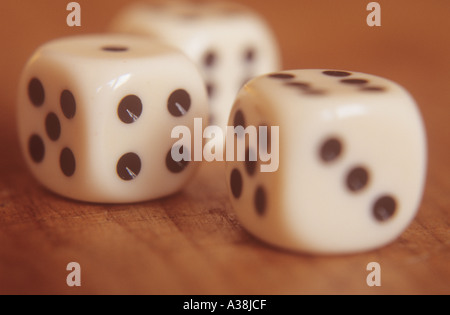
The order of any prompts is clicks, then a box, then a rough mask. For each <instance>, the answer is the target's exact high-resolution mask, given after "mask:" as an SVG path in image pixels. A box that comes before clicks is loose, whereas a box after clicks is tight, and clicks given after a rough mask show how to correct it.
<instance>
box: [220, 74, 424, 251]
mask: <svg viewBox="0 0 450 315" xmlns="http://www.w3.org/2000/svg"><path fill="white" fill-rule="evenodd" d="M230 125H234V126H244V127H248V126H263V125H265V126H279V134H280V137H279V142H277V143H276V144H277V146H274V143H273V142H274V141H278V139H277V138H274V139H271V141H272V143H270V142H269V151H270V150H271V148H270V146H271V147H272V150H274V148H276V147H278V145H279V165H280V167H279V170H278V171H277V172H273V173H262V172H259V170H260V166H261V165H262V164H263V163H262V162H261V161H257V162H252V161H249V159H248V157H249V154H248V153H247V154H246V155H247V159H246V162H238V161H236V162H227V182H228V183H229V190H230V196H231V200H232V204H233V207H234V208H235V211H236V214H237V216H238V218H239V219H240V221H241V222H242V224H243V226H244V227H246V228H247V229H248V230H249V231H250V232H251V233H252V234H254V235H255V236H257V237H258V238H260V239H262V240H264V241H266V242H268V243H270V244H273V245H276V246H279V247H282V248H286V249H289V250H298V251H303V252H309V253H320V254H337V253H352V252H359V251H366V250H371V249H374V248H377V247H380V246H383V245H386V244H388V243H390V242H392V241H393V240H395V239H396V238H397V237H398V236H399V235H400V234H401V233H402V232H403V231H404V230H405V229H406V228H407V226H408V225H409V224H410V223H411V221H412V220H413V218H414V217H415V215H416V212H417V210H418V208H419V205H420V201H421V198H422V194H423V189H424V182H425V176H426V164H427V147H426V134H425V130H424V125H423V122H422V118H421V115H420V112H419V110H418V108H417V106H416V104H415V101H414V100H413V98H412V97H411V96H410V94H409V93H408V92H407V91H406V90H405V89H404V88H402V87H401V86H399V85H398V84H396V83H394V82H392V81H389V80H387V79H383V78H380V77H377V76H373V75H368V74H363V73H357V72H350V71H335V70H295V71H283V72H279V73H273V74H269V75H265V76H261V77H259V78H256V79H254V80H252V81H250V82H249V83H248V84H247V85H246V86H245V87H244V88H243V89H242V90H241V91H240V92H239V94H238V98H237V101H236V103H235V105H234V107H233V109H232V112H231V116H230ZM269 130H270V129H269ZM234 137H235V138H238V137H237V136H234ZM269 138H271V137H270V135H269ZM231 140H233V141H234V140H235V139H234V138H233V139H227V141H231ZM236 140H239V139H236ZM246 151H247V152H249V151H250V152H251V151H253V152H254V151H258V148H256V147H250V146H249V145H247V148H246ZM272 154H274V152H272ZM255 169H256V171H255Z"/></svg>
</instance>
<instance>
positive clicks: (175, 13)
mask: <svg viewBox="0 0 450 315" xmlns="http://www.w3.org/2000/svg"><path fill="white" fill-rule="evenodd" d="M112 28H113V30H115V31H122V32H132V33H140V34H147V35H149V36H155V37H158V38H160V39H162V40H165V41H167V42H168V43H170V44H171V45H173V46H176V47H178V48H179V49H180V50H182V51H183V52H184V53H186V54H187V55H188V56H189V57H190V58H191V59H192V60H194V61H195V62H196V63H197V65H198V66H199V67H200V69H201V70H202V73H203V76H204V79H205V81H206V85H207V89H208V93H209V97H210V105H211V118H212V119H211V123H213V124H217V125H219V126H221V127H225V126H226V123H227V121H228V117H229V113H230V109H231V106H232V104H233V102H234V100H235V97H236V94H237V92H238V91H239V89H240V88H241V87H242V86H243V84H244V83H245V82H247V81H248V80H249V79H251V78H253V77H255V76H257V75H260V74H263V73H267V72H271V71H276V70H277V69H278V68H279V67H280V57H279V51H278V48H277V44H276V41H275V39H274V36H273V34H272V32H271V30H270V28H269V27H268V26H267V24H266V23H265V22H264V21H263V20H262V19H261V18H260V17H258V16H257V15H255V14H254V13H252V12H250V11H249V10H247V9H245V8H242V7H241V6H237V5H231V4H224V3H220V2H219V3H212V4H206V3H203V4H189V3H183V2H181V3H178V2H177V3H176V4H173V5H162V6H158V7H156V8H155V7H148V6H144V7H143V6H138V7H131V8H130V9H129V10H127V11H125V12H123V14H122V15H121V16H119V17H118V18H117V19H116V21H115V22H114V23H113V27H112Z"/></svg>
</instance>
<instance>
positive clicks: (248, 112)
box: [226, 91, 289, 244]
mask: <svg viewBox="0 0 450 315" xmlns="http://www.w3.org/2000/svg"><path fill="white" fill-rule="evenodd" d="M261 102H263V100H262V99H259V98H258V96H257V95H256V94H254V93H247V92H246V91H245V92H244V91H241V92H240V93H239V95H238V98H237V101H236V103H235V104H234V106H233V108H232V110H231V114H230V119H229V122H228V125H229V126H235V127H236V126H242V127H245V128H248V127H252V126H253V127H256V128H257V129H256V130H257V134H258V138H260V137H264V138H266V139H268V141H267V142H265V145H263V148H262V151H261V152H264V153H261V155H259V157H265V156H264V155H265V153H266V152H267V153H272V154H273V153H274V150H276V148H277V147H279V145H278V144H276V143H275V142H277V141H278V140H279V139H277V138H272V134H271V127H272V126H277V125H278V122H277V120H276V117H277V115H276V112H275V111H273V108H270V107H263V106H261V104H262V103H261ZM260 127H267V129H266V130H267V132H265V131H264V129H260ZM247 137H248V136H246V138H247ZM233 141H234V142H235V157H234V159H233V160H232V161H227V163H226V174H227V175H226V177H227V178H226V181H227V184H228V191H229V195H230V201H231V203H232V205H233V208H234V209H235V210H236V215H237V217H238V219H239V221H240V222H241V223H242V224H243V225H244V227H245V228H246V229H247V230H249V231H250V232H251V233H252V234H253V235H256V236H257V237H258V238H260V239H262V240H264V241H266V242H269V243H272V244H273V243H274V242H273V240H274V239H275V240H277V241H278V242H281V243H284V242H287V241H288V240H289V235H286V233H285V231H286V230H285V229H284V225H283V224H284V217H283V215H282V213H280V211H279V210H280V209H279V208H280V207H279V205H280V204H282V199H281V198H282V194H281V189H282V187H283V183H282V177H281V176H279V174H280V172H282V165H280V170H278V171H277V172H274V173H269V172H267V173H263V172H261V165H262V164H263V163H262V162H261V160H260V159H258V160H257V161H254V160H252V159H251V155H252V154H258V153H259V149H260V148H259V145H256V146H255V145H254V144H250V143H249V142H248V141H246V140H245V139H244V137H238V136H234V137H233ZM227 142H230V138H227ZM228 145H229V144H228V143H227V148H228ZM239 147H242V148H245V150H243V151H239V149H238V148H239Z"/></svg>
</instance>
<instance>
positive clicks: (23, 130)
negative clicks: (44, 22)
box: [18, 35, 208, 203]
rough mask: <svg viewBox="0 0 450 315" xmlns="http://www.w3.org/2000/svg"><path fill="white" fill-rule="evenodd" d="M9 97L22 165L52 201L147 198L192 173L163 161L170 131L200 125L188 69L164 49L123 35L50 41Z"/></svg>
mask: <svg viewBox="0 0 450 315" xmlns="http://www.w3.org/2000/svg"><path fill="white" fill-rule="evenodd" d="M19 91H20V93H19V100H18V119H19V121H18V126H19V137H20V143H21V147H22V151H23V154H24V156H25V160H26V162H27V164H28V166H29V168H30V169H31V171H32V173H33V174H34V176H35V177H36V178H37V179H38V180H39V181H40V182H41V183H42V184H43V185H44V186H46V187H47V188H48V189H50V190H52V191H54V192H56V193H58V194H61V195H63V196H66V197H69V198H73V199H77V200H82V201H89V202H102V203H129V202H139V201H144V200H150V199H154V198H159V197H163V196H167V195H170V194H172V193H174V192H177V191H178V190H180V189H181V188H182V187H183V186H184V185H185V184H186V182H187V181H188V180H189V178H190V177H191V176H192V174H193V172H194V170H195V168H196V166H195V165H193V163H188V162H184V161H182V162H179V163H176V162H174V161H173V159H171V157H172V155H170V154H169V152H170V151H171V148H172V145H173V144H174V143H175V140H174V139H172V138H171V131H172V128H173V127H175V126H178V125H184V126H188V127H189V128H193V126H194V118H202V119H207V117H208V100H207V93H206V89H205V87H204V84H203V80H202V76H201V74H200V72H199V71H198V69H197V67H196V66H195V64H194V63H193V62H192V61H191V60H190V59H189V58H187V57H186V56H185V55H184V54H182V53H181V52H179V51H177V50H174V49H173V48H171V47H168V46H166V45H165V44H161V43H160V42H157V41H150V40H148V39H145V40H144V39H142V38H139V37H136V36H127V35H89V36H77V37H71V38H65V39H59V40H55V41H52V42H49V43H47V44H45V45H43V46H42V47H40V48H39V49H38V50H37V51H36V52H35V54H34V55H33V56H32V57H31V59H30V60H29V62H28V64H27V65H26V67H25V69H24V71H23V74H22V78H21V82H20V87H19Z"/></svg>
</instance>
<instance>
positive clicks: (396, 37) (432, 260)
mask: <svg viewBox="0 0 450 315" xmlns="http://www.w3.org/2000/svg"><path fill="white" fill-rule="evenodd" d="M4 2H5V3H3V4H2V11H1V12H0V17H1V18H0V35H1V38H2V45H1V58H0V71H1V74H2V75H1V76H0V80H1V84H0V106H1V112H0V113H1V115H0V150H1V154H0V293H2V294H5V293H6V294H10V293H38V294H80V293H86V294H119V293H125V294H138V293H144V294H294V295H297V294H335V293H337V294H449V293H450V267H449V262H450V261H449V258H450V250H449V247H450V233H449V221H450V218H449V211H450V196H449V192H450V180H449V175H450V154H449V153H450V150H449V147H450V138H449V136H450V128H449V125H450V124H449V119H450V35H449V30H450V19H449V18H448V17H449V16H450V1H442V0H429V1H410V0H397V1H387V0H381V1H379V3H380V4H381V8H382V26H381V27H373V28H371V27H369V26H367V24H366V16H367V15H368V13H369V12H367V11H366V5H367V4H368V3H369V2H370V1H369V0H367V1H361V0H354V1H353V0H345V1H335V0H321V1H307V0H305V1H302V0H280V1H257V0H252V1H245V3H247V4H248V5H249V6H251V7H253V8H254V9H255V10H257V11H258V12H260V13H261V14H263V15H264V16H265V17H266V19H267V21H268V22H269V23H270V25H271V26H272V27H273V29H274V31H275V33H276V35H277V36H278V39H279V43H280V46H281V48H282V51H283V57H284V67H285V68H286V69H289V68H333V69H335V68H339V69H348V70H355V71H362V72H368V73H373V74H377V75H381V76H384V77H387V78H390V79H392V80H394V81H397V82H399V83H400V84H402V85H404V86H405V87H406V88H407V89H408V90H410V91H411V93H412V94H413V96H414V97H415V99H416V100H417V101H418V103H419V106H420V109H421V111H422V114H423V117H424V120H425V123H426V127H427V132H428V141H429V172H428V179H427V186H426V191H425V196H424V199H423V203H422V206H421V208H420V212H419V214H418V216H417V218H416V219H415V221H414V222H413V223H412V224H411V226H410V227H409V228H408V230H407V231H406V232H405V233H404V234H403V235H402V236H401V237H400V238H399V239H398V240H397V241H395V242H394V243H392V244H391V245H389V246H387V247H384V248H381V249H379V250H376V251H372V252H369V253H364V254H358V255H349V256H337V257H336V256H333V257H315V256H308V255H303V254H295V253H289V252H285V251H281V250H277V249H274V248H272V247H269V246H267V245H265V244H263V243H261V242H259V241H258V240H256V239H255V238H253V237H252V236H250V235H249V234H248V233H247V232H246V231H245V230H244V229H243V228H242V226H241V225H240V224H239V222H238V221H237V219H236V216H235V214H234V213H233V210H232V208H231V206H230V203H229V200H228V196H227V193H226V186H225V183H224V176H223V174H222V172H223V165H222V164H218V165H213V164H208V165H205V166H204V168H203V169H202V170H201V172H200V173H199V174H198V176H197V177H196V179H195V181H194V182H193V183H192V184H191V185H189V186H188V187H186V189H185V190H184V191H183V192H182V193H180V194H177V195H175V196H173V197H170V198H166V199H163V200H157V201H152V202H148V203H143V204H138V205H92V204H85V203H77V202H73V201H70V200H66V199H63V198H60V197H58V196H56V195H54V194H52V193H49V192H48V191H46V190H44V189H43V188H41V186H39V185H38V184H37V182H36V181H35V180H34V179H33V178H32V177H31V176H30V174H29V172H28V170H27V169H26V167H25V164H24V162H23V160H22V159H21V156H20V152H19V149H18V144H17V136H16V123H15V114H14V113H15V111H14V107H15V98H16V97H15V96H16V91H17V90H16V89H17V81H18V77H19V74H20V71H21V69H22V67H23V65H24V63H25V61H26V60H27V58H28V57H29V56H30V55H31V53H32V52H33V50H34V49H35V48H36V47H38V46H39V45H41V44H42V43H44V42H46V41H48V40H49V39H52V38H55V37H60V36H65V35H74V34H82V33H93V32H102V31H104V30H105V29H106V25H107V24H108V21H109V20H110V17H111V16H113V15H114V14H116V13H117V12H118V10H120V8H121V7H122V6H123V5H125V4H126V2H127V1H125V0H120V1H88V0H80V1H79V3H80V4H81V8H82V26H81V27H80V28H69V27H68V26H67V25H66V15H67V13H68V12H67V11H66V3H64V1H60V0H52V1H51V0H38V1H36V0H21V1H4ZM67 2H69V1H67ZM73 261H75V262H78V263H79V264H80V265H81V267H82V286H81V287H79V288H69V287H68V286H67V285H66V276H67V275H68V273H69V272H68V271H66V266H67V264H68V263H69V262H73ZM369 262H379V263H380V264H381V267H382V286H381V287H378V288H370V287H368V286H367V284H366V277H367V275H368V271H366V266H367V264H368V263H369Z"/></svg>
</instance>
